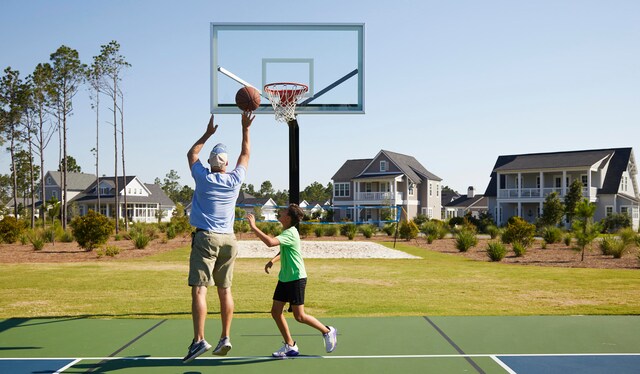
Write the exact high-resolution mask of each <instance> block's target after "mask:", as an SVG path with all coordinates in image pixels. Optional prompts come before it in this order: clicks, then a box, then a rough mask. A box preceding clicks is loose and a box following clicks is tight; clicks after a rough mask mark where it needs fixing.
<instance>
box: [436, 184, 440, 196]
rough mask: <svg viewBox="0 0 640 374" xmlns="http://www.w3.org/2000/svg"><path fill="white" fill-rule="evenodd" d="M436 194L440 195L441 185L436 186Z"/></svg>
mask: <svg viewBox="0 0 640 374" xmlns="http://www.w3.org/2000/svg"><path fill="white" fill-rule="evenodd" d="M436 196H440V185H437V186H436Z"/></svg>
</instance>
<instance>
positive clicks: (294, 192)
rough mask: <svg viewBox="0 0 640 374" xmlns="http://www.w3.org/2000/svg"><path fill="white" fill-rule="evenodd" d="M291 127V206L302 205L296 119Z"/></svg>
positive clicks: (298, 132)
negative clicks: (293, 204)
mask: <svg viewBox="0 0 640 374" xmlns="http://www.w3.org/2000/svg"><path fill="white" fill-rule="evenodd" d="M287 125H289V204H292V203H295V204H300V152H299V149H300V147H299V145H300V128H299V126H298V120H297V119H296V118H294V119H292V120H290V121H287Z"/></svg>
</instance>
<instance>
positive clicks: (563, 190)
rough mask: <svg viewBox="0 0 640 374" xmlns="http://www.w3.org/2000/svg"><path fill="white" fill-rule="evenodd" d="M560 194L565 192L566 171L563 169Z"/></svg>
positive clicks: (563, 194)
mask: <svg viewBox="0 0 640 374" xmlns="http://www.w3.org/2000/svg"><path fill="white" fill-rule="evenodd" d="M561 186H562V196H565V195H566V194H567V171H566V170H563V171H562V184H561Z"/></svg>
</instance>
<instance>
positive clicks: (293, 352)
mask: <svg viewBox="0 0 640 374" xmlns="http://www.w3.org/2000/svg"><path fill="white" fill-rule="evenodd" d="M299 353H300V352H298V345H297V344H296V342H293V345H289V344H287V343H284V345H283V346H282V348H280V349H279V350H278V351H277V352H273V353H272V354H271V355H272V356H273V357H294V356H297V355H298V354H299Z"/></svg>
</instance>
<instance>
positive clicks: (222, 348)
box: [213, 336, 231, 356]
mask: <svg viewBox="0 0 640 374" xmlns="http://www.w3.org/2000/svg"><path fill="white" fill-rule="evenodd" d="M230 350H231V340H229V337H228V336H225V337H224V338H222V339H220V341H219V342H218V345H216V349H214V350H213V354H214V355H216V356H226V355H227V352H229V351H230Z"/></svg>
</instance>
